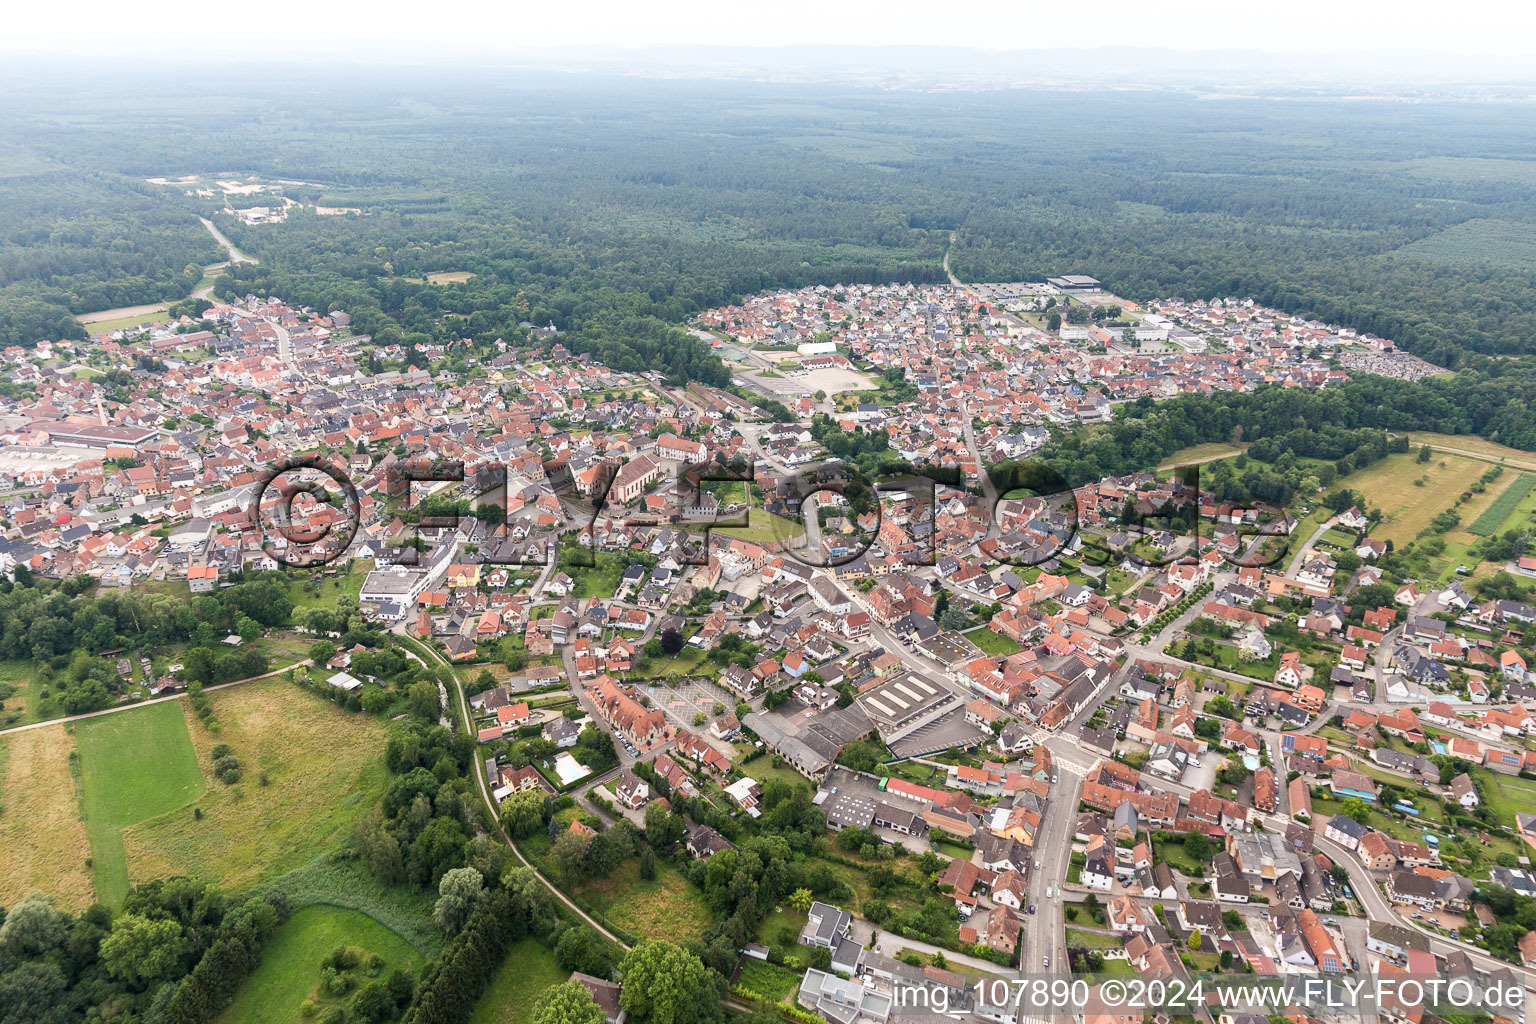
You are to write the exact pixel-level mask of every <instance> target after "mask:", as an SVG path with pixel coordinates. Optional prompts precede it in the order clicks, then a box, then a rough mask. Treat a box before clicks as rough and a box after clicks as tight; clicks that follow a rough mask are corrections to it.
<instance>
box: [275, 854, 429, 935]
mask: <svg viewBox="0 0 1536 1024" xmlns="http://www.w3.org/2000/svg"><path fill="white" fill-rule="evenodd" d="M250 891H251V892H252V893H256V894H259V893H262V892H270V891H277V892H280V893H282V894H283V897H284V898H285V899H286V900H287V901H288V905H289V906H290V907H292V908H293V909H294V910H299V909H300V908H302V907H335V908H338V909H342V910H355V911H357V912H359V913H361V914H364V915H366V916H367V917H371V918H373V920H375V921H377V922H378V923H379V924H381V925H383V926H384V927H385V928H388V929H389V930H390V931H392V932H394V933H395V934H396V935H398V936H400V937H401V938H403V939H405V941H407V942H409V943H410V944H411V945H412V946H414V947H416V951H417V952H419V953H420V954H421V955H422V956H424V957H428V956H436V955H437V954H438V953H440V952H442V950H443V947H444V946H446V945H447V944H448V936H446V935H444V934H443V931H442V929H441V928H439V927H438V926H437V925H436V924H434V923H433V921H432V907H433V905H434V904H435V903H436V902H437V890H435V889H430V888H418V887H417V886H414V885H411V884H409V883H407V884H404V885H389V884H387V883H385V882H381V881H379V880H378V879H377V878H374V877H373V876H372V875H370V874H369V873H368V871H367V869H366V868H364V867H363V866H362V865H361V864H359V863H358V862H357V861H355V860H350V859H344V858H339V859H336V860H332V859H330V858H328V857H324V858H321V859H320V860H318V861H315V862H314V863H313V864H309V865H306V866H305V867H302V868H300V869H299V870H297V871H290V872H289V873H288V874H286V875H278V876H277V877H275V878H271V879H268V880H267V881H265V882H263V883H261V884H260V885H258V886H256V887H255V888H254V889H252V890H250Z"/></svg>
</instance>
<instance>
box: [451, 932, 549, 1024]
mask: <svg viewBox="0 0 1536 1024" xmlns="http://www.w3.org/2000/svg"><path fill="white" fill-rule="evenodd" d="M568 977H570V974H569V972H567V971H562V970H561V969H560V968H559V966H557V965H556V964H555V954H554V953H553V952H552V951H551V950H550V949H549V948H548V947H547V946H545V945H544V944H543V943H541V942H539V940H537V939H523V940H522V941H520V942H518V943H516V944H515V945H514V946H513V947H512V948H511V949H509V950H507V958H506V959H505V960H503V961H502V963H501V966H500V967H498V968H497V969H496V973H495V974H494V975H492V976H491V983H490V985H489V986H488V987H487V988H486V990H485V995H483V996H481V997H480V1002H479V1003H478V1004H477V1005H476V1006H475V1012H474V1013H473V1014H471V1015H470V1018H469V1024H527V1021H528V1020H529V1019H530V1018H531V1017H532V1016H533V1004H534V1003H535V1002H537V1001H538V998H539V996H541V995H543V994H544V991H545V990H546V989H548V988H551V987H553V986H555V985H559V984H561V983H562V982H564V981H565V980H566V978H568Z"/></svg>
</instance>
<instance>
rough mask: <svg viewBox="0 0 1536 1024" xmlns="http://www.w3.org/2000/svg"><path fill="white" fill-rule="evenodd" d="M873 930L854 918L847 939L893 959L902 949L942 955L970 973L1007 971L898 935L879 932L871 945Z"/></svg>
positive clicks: (873, 927) (965, 955) (985, 962)
mask: <svg viewBox="0 0 1536 1024" xmlns="http://www.w3.org/2000/svg"><path fill="white" fill-rule="evenodd" d="M976 913H977V914H982V913H985V911H981V910H978V911H976ZM875 930H876V929H875V926H874V925H872V924H870V923H869V922H868V921H866V920H864V919H863V918H862V917H856V918H854V919H853V923H852V924H851V925H850V926H849V928H848V934H849V937H850V938H852V939H853V941H855V942H859V943H862V944H863V945H864V946H866V947H867V948H870V949H873V950H874V951H875V952H876V953H883V954H884V955H886V956H890V957H894V956H895V955H896V954H897V953H900V952H901V951H902V950H904V949H911V950H915V951H916V952H919V953H927V954H929V955H932V954H934V953H943V954H944V959H945V960H947V961H949V966H950V967H951V968H957V967H958V968H962V969H965V970H970V971H985V972H986V973H988V974H1002V973H1005V972H1007V970H1008V968H1006V967H1003V966H1002V965H1000V964H995V963H993V962H992V961H990V960H983V959H982V958H981V957H979V956H969V955H967V954H965V953H956V952H955V951H954V950H952V949H945V948H943V947H942V946H935V945H933V944H932V943H928V942H919V941H918V940H917V939H907V938H903V937H902V936H900V935H894V934H892V933H890V932H881V933H880V937H879V938H877V939H873V942H874V944H873V945H871V944H870V943H871V939H872V938H873V934H874V932H875Z"/></svg>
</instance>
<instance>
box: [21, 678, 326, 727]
mask: <svg viewBox="0 0 1536 1024" xmlns="http://www.w3.org/2000/svg"><path fill="white" fill-rule="evenodd" d="M302 664H304V663H303V662H298V663H297V664H296V665H284V666H283V667H282V668H275V669H273V670H272V671H270V672H263V673H262V674H261V675H259V676H250V677H249V678H246V679H236V680H235V681H234V682H231V683H219V684H218V685H217V686H205V687H203V692H204V693H212V692H213V691H214V690H224V689H228V688H229V687H231V686H243V685H244V684H246V683H254V682H255V681H256V680H258V679H270V678H271V677H272V676H275V675H281V674H282V673H284V672H287V671H288V670H289V669H290V668H296V667H297V666H298V665H302ZM185 696H186V693H185V692H182V693H173V694H171V695H169V696H167V697H151V698H150V699H149V700H137V701H134V702H133V703H132V704H119V705H117V706H116V707H111V708H103V709H102V710H100V711H87V712H86V713H85V714H83V715H70V716H68V717H66V718H50V719H48V721H46V722H33V723H32V724H31V725H18V726H14V727H13V728H10V729H0V736H9V735H10V734H11V733H13V732H28V731H30V730H32V729H45V728H47V727H48V726H50V725H64V724H66V723H68V722H80V721H84V720H85V719H87V718H100V717H101V716H102V715H115V714H117V713H118V712H119V711H132V710H133V709H134V708H147V707H149V706H150V705H151V704H164V703H165V702H166V701H168V700H181V699H182V698H183V697H185Z"/></svg>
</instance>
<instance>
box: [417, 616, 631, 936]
mask: <svg viewBox="0 0 1536 1024" xmlns="http://www.w3.org/2000/svg"><path fill="white" fill-rule="evenodd" d="M420 646H421V649H422V650H424V651H426V652H427V653H428V654H430V655H431V656H432V659H433V660H434V661H436V662H437V663H438V664H439V665H442V666H443V667H445V668H447V669H448V670H449V673H450V674H451V675H452V676H453V689H454V692H455V693H456V694H457V695H458V704H459V717H460V721H461V722H462V723H463V724H464V728H465V729H466V730H468V735H471V736H473V735H474V719H473V718H472V717H471V715H470V713H469V700H468V699H467V698H466V697H465V696H464V684H463V683H461V682H460V681H459V677H458V673H456V672H453V666H451V665H449V664H448V662H447V661H445V660H443V658H442V656H441V655H439V654H438V653H437V652H436V651H434V650H433V649H432V648H431V647H430V646H429V645H427V644H421V645H420ZM402 650H404V651H406V653H408V654H409V655H410V656H411V657H412V658H415V659H416V660H417V661H418V662H421V663H422V664H426V661H425V660H424V659H423V658H422V657H421V656H420V655H418V654H417V653H416V652H415V649H414V648H412V647H403V648H402ZM471 771H472V772H473V774H474V776H475V781H476V782H477V783H478V784H479V787H480V799H482V800H484V801H485V806H486V808H487V809H489V810H490V812H491V818H492V819H493V820H496V821H498V822H499V821H500V820H501V816H500V814H499V813H498V811H499V809H498V807H497V806H496V799H495V798H494V797H493V796H491V789H490V786H489V785H488V784H487V783H486V781H485V770H484V768H483V767H482V766H481V765H480V764H478V763H476V764H475V765H473V766H472V767H471ZM497 832H498V833H500V834H501V837H502V839H504V840H505V841H506V844H507V846H508V847H510V848H511V850H512V855H513V856H515V857H516V858H517V859H518V861H519V862H520V863H521V864H522V865H523V866H524V867H526V868H528V869H529V870H530V871H532V872H533V875H534V877H535V878H537V879H538V880H539V881H540V882H542V883H543V885H544V888H546V889H548V890H549V891H550V892H552V893H554V894H555V898H556V899H558V900H559V901H560V902H561V903H563V904H565V905H566V906H567V907H568V908H570V911H571V913H573V914H575V915H576V916H577V917H579V918H581V920H582V921H584V922H585V923H587V924H589V925H591V926H592V927H593V928H594V929H596V931H597V933H598V934H599V935H602V936H603V937H604V938H606V939H608V940H609V941H610V942H613V943H615V944H616V945H618V947H619V948H620V949H626V950H627V949H629V948H630V947H629V944H628V943H627V942H625V941H624V940H622V939H620V938H619V937H618V936H617V935H615V934H613V933H612V932H610V931H609V930H608V929H607V928H604V927H603V926H602V925H601V924H599V923H598V922H597V920H595V919H594V918H593V917H592V916H591V915H590V914H588V913H587V912H586V911H585V910H582V909H581V907H579V906H577V905H576V903H575V902H574V901H572V899H571V898H570V897H569V896H567V895H566V894H565V893H564V892H561V891H560V888H559V887H558V886H556V885H555V884H554V883H553V882H551V881H550V880H549V879H548V878H545V877H544V875H543V873H542V872H540V871H539V869H538V868H537V867H535V866H534V864H533V862H532V861H530V860H529V859H528V858H527V857H524V856H523V851H522V850H519V849H518V848H517V844H516V843H514V842H513V841H512V840H511V838H510V837H508V836H507V835H506V833H505V832H502V831H501V829H500V827H499V826H498V828H497Z"/></svg>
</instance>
